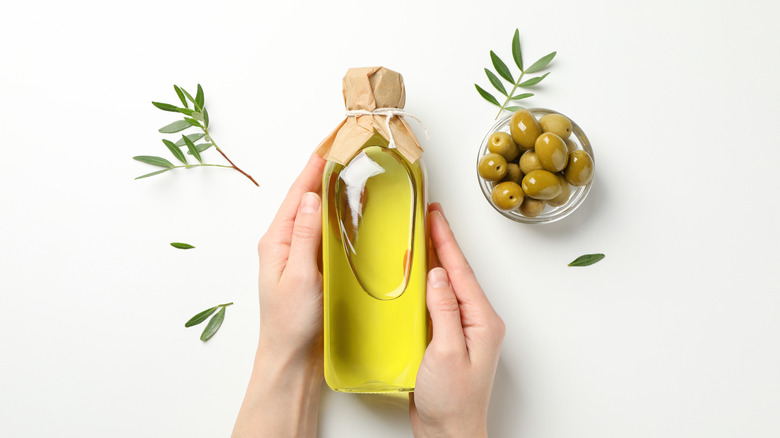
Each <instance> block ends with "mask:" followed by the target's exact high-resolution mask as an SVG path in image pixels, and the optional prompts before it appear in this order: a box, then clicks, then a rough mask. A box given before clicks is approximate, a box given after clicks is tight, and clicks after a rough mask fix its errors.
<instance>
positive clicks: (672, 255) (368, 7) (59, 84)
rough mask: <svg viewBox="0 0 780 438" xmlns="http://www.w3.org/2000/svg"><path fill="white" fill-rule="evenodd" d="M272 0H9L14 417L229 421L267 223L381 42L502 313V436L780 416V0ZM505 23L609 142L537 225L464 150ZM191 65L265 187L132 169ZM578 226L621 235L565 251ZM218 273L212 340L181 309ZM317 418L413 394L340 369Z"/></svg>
mask: <svg viewBox="0 0 780 438" xmlns="http://www.w3.org/2000/svg"><path fill="white" fill-rule="evenodd" d="M262 3H263V2H249V1H247V2H186V3H185V2H182V3H177V4H174V3H168V2H160V1H157V2H132V3H121V4H120V3H110V2H109V3H106V2H97V1H95V2H83V1H75V2H39V3H38V2H36V3H33V2H25V3H23V2H14V3H9V4H7V5H4V7H3V13H2V18H0V59H1V60H2V61H0V62H1V63H2V67H0V121H1V122H0V125H1V126H2V144H3V151H4V153H3V156H2V160H0V209H1V211H2V215H1V216H0V230H1V231H0V248H1V250H0V290H1V291H2V292H1V293H2V295H1V297H2V310H3V316H2V318H0V332H2V335H0V425H2V429H3V433H2V435H3V436H8V437H47V436H63V437H104V436H111V437H139V436H155V437H158V436H159V437H179V436H188V437H216V436H227V435H229V432H230V430H231V427H232V424H233V421H234V418H235V414H236V412H237V411H238V407H239V404H240V402H241V398H242V395H243V392H244V389H245V384H246V381H247V378H248V374H249V370H250V367H251V360H252V356H253V354H254V348H255V342H256V336H257V334H256V332H257V328H258V312H257V295H256V294H257V292H256V270H257V267H256V263H257V261H256V254H255V243H256V241H257V239H258V238H259V237H260V235H261V234H262V233H263V232H264V230H265V228H266V227H267V225H268V223H269V222H270V220H271V217H272V215H273V214H274V213H275V211H276V208H277V206H278V204H279V202H280V201H281V199H282V198H283V196H284V194H285V192H286V190H287V187H288V186H289V184H290V182H291V181H292V179H293V178H294V176H295V175H296V174H297V173H298V171H299V170H300V168H301V167H302V166H303V164H304V162H305V160H306V157H307V156H308V154H309V153H310V151H311V150H312V149H313V148H314V146H315V145H316V144H317V143H318V142H319V141H320V140H321V139H322V138H323V137H324V136H325V135H326V134H327V133H329V132H330V131H331V130H332V129H333V128H334V127H335V126H336V125H337V123H338V122H339V121H340V120H341V113H342V111H343V107H342V100H341V77H342V75H343V73H344V71H345V70H346V69H347V68H348V67H350V66H365V65H375V64H381V65H385V66H388V67H390V68H393V69H396V70H398V71H400V72H401V73H403V75H404V77H405V79H406V85H407V91H408V99H407V106H406V109H407V110H408V111H409V112H411V113H413V114H415V115H417V116H418V117H420V118H421V119H422V120H423V121H424V122H425V124H426V126H427V127H428V130H429V131H430V133H431V140H430V142H427V143H426V144H425V146H426V161H427V164H428V171H429V176H430V195H431V198H432V199H433V200H437V201H440V202H442V204H443V205H444V209H445V211H446V213H447V214H448V217H449V220H450V222H451V224H452V226H453V228H454V229H455V231H456V233H457V236H458V237H459V239H460V242H461V245H462V247H463V250H464V251H465V253H466V254H467V256H468V257H469V258H470V260H471V262H472V264H473V266H474V269H475V271H476V272H477V274H478V276H479V278H480V280H481V282H482V284H483V286H484V288H485V290H486V291H487V293H488V294H489V296H490V298H491V300H492V302H493V303H494V305H495V306H496V308H497V309H498V310H499V312H500V314H501V315H502V316H503V318H504V319H505V321H506V323H507V328H508V331H507V337H506V341H505V343H504V349H503V354H502V359H501V363H500V366H499V370H498V375H497V380H496V385H495V389H494V395H493V401H492V404H491V409H490V431H491V435H492V436H494V437H519V436H522V437H527V438H533V437H540V438H541V437H544V438H571V437H578V438H591V437H592V438H603V437H632V438H643V437H648V438H649V437H653V438H657V437H661V436H663V437H703V436H706V437H709V438H720V437H734V436H745V437H752V438H763V437H777V436H779V435H780V416H778V415H777V414H778V412H780V372H779V371H778V370H780V348H778V347H779V346H780V345H778V333H780V295H779V292H780V280H779V279H778V274H777V267H778V265H779V264H780V263H779V262H780V259H779V258H778V255H777V248H778V247H779V246H780V236H779V234H778V228H777V224H778V222H779V221H780V215H779V212H780V210H779V209H780V207H779V206H778V201H777V193H778V188H779V187H778V182H777V176H776V172H777V163H778V160H780V152H779V151H780V149H778V146H779V145H778V142H777V135H776V133H775V130H776V126H777V123H778V118H779V117H780V104H779V103H778V102H779V101H778V96H780V81H778V80H777V71H778V70H780V61H779V60H778V59H779V58H778V57H777V53H778V48H780V47H778V41H780V27H778V26H777V22H776V21H777V17H778V16H780V7H778V4H777V2H773V1H769V0H767V1H743V2H736V3H735V2H726V1H723V0H718V1H714V2H713V1H671V0H660V1H640V2H621V1H591V2H576V1H569V2H563V1H548V2H522V3H521V2H517V1H503V2H500V1H494V2H489V3H482V4H479V5H476V4H472V2H465V1H464V2H461V3H457V2H442V3H441V4H437V5H434V4H427V3H426V4H417V3H416V2H402V1H399V2H381V1H380V2H364V1H354V2H345V3H338V2H313V1H312V2H307V3H308V4H306V5H293V4H292V3H294V2H290V3H291V4H284V5H283V4H282V3H283V2H276V3H275V4H273V5H270V6H269V5H266V4H262ZM421 3H422V2H421ZM515 27H519V28H520V30H521V37H522V45H523V48H524V52H525V54H526V56H525V59H526V62H527V63H530V62H532V61H533V60H534V59H536V58H538V57H540V56H542V55H544V54H546V53H547V52H549V51H552V50H557V51H558V57H557V58H556V60H555V61H554V64H553V65H552V68H551V71H552V73H551V74H550V76H549V77H548V78H547V79H546V80H545V81H544V82H543V83H542V85H543V86H542V87H540V88H539V89H538V94H537V96H536V97H534V98H533V99H531V100H529V101H528V104H529V105H538V106H544V107H548V108H553V109H556V110H558V111H561V112H563V113H564V114H567V115H569V116H570V117H572V118H573V119H574V120H576V121H577V123H579V124H580V126H582V128H583V129H584V130H585V131H586V133H587V134H588V136H589V137H590V139H591V141H592V143H593V147H594V149H595V151H596V159H597V164H598V173H597V181H596V184H595V186H594V189H593V191H592V192H591V194H590V197H589V199H588V200H587V201H586V203H585V204H584V205H583V207H582V208H581V210H579V211H578V212H577V213H575V214H574V215H573V216H571V217H570V218H568V219H566V220H565V221H563V222H561V223H556V224H552V225H547V226H528V225H521V224H515V223H512V222H510V221H509V220H507V219H505V218H503V217H501V216H500V215H498V214H496V213H495V212H494V211H493V210H492V208H490V207H489V206H488V205H487V203H486V202H485V200H484V199H483V197H482V194H481V193H480V191H479V188H478V186H477V183H476V181H475V177H474V161H475V154H476V149H477V146H478V144H479V142H480V140H481V139H482V137H483V134H484V132H485V131H486V130H487V129H488V128H489V127H490V126H491V125H492V124H493V116H494V115H495V111H494V109H493V107H491V106H490V105H488V104H487V103H485V102H484V101H482V99H480V98H479V97H478V96H477V94H476V92H475V91H474V87H473V85H472V84H473V83H474V82H478V83H480V84H483V85H486V84H487V80H486V78H485V77H484V74H483V72H482V68H483V67H487V66H488V64H489V57H488V51H489V50H491V49H494V50H497V51H498V53H499V54H500V55H502V56H503V57H504V58H506V59H510V56H511V55H510V40H511V37H512V33H513V32H514V29H515ZM196 82H200V83H202V84H203V86H204V88H205V90H206V97H207V102H208V107H209V112H210V114H211V119H212V124H213V127H214V129H213V134H214V136H215V138H216V139H218V141H219V143H220V145H222V146H223V147H224V149H225V150H226V151H227V153H228V154H229V156H231V158H232V159H233V160H234V161H235V162H236V163H238V164H239V165H240V166H242V167H244V168H245V169H246V170H247V171H249V172H250V173H251V174H253V175H254V176H255V177H256V178H257V179H258V180H259V181H260V183H261V185H262V187H261V188H259V189H257V188H255V187H254V186H252V185H251V184H250V182H249V181H248V180H246V179H244V178H243V177H241V176H240V175H238V174H237V173H234V172H231V171H228V170H225V169H206V170H202V169H195V170H191V171H176V172H171V173H168V174H165V175H163V176H158V177H154V178H151V179H146V180H142V181H133V177H135V176H137V175H140V174H142V173H145V172H147V171H150V168H149V166H146V165H143V164H141V163H137V162H134V161H132V160H131V159H130V157H131V156H133V155H139V154H152V155H155V154H159V155H162V156H166V157H167V156H168V155H169V153H168V152H167V151H166V150H165V148H164V147H163V145H162V144H161V143H160V138H161V135H160V134H158V133H157V132H156V129H157V128H158V127H159V126H162V125H164V124H166V123H168V122H169V121H170V120H172V119H171V117H172V116H170V115H168V114H167V113H163V112H161V111H158V110H156V109H154V108H153V107H152V106H151V105H150V103H149V101H151V100H153V99H154V100H162V101H168V102H175V95H174V94H173V90H172V89H171V84H173V83H178V84H181V85H184V86H188V87H189V88H194V84H195V83H196ZM304 113H305V114H304ZM412 126H414V128H415V129H416V130H417V131H418V133H420V134H421V131H420V130H419V128H418V127H417V126H415V124H414V123H412ZM206 156H207V157H208V158H207V159H208V160H209V161H212V162H218V158H217V156H215V154H214V152H213V151H210V152H208V153H207V154H206ZM171 241H186V242H190V243H193V244H195V245H196V246H197V249H195V250H192V251H187V252H183V251H178V250H175V249H172V248H170V247H169V246H168V242H171ZM589 252H604V253H606V254H607V258H606V259H605V260H604V261H603V262H601V263H599V264H598V265H595V266H593V267H590V268H581V269H573V268H567V267H566V263H568V262H569V261H570V260H572V259H573V258H575V257H576V256H578V255H580V254H582V253H589ZM226 301H235V303H236V305H234V306H232V307H230V308H229V309H228V314H227V318H226V322H225V324H224V326H223V328H222V329H221V330H220V332H219V333H218V334H217V335H216V336H215V337H214V339H213V340H212V341H210V342H209V343H207V344H203V343H201V342H200V341H198V339H197V337H198V331H199V329H189V330H185V329H184V328H183V327H182V324H183V322H184V321H185V320H186V319H187V318H189V317H190V316H191V315H192V314H194V313H196V312H197V311H199V310H201V309H203V308H205V307H208V306H210V305H213V304H216V303H222V302H226ZM320 431H321V433H320V435H321V436H323V437H368V436H370V437H398V436H409V435H410V434H411V432H410V428H409V425H408V417H407V413H406V405H405V404H404V403H403V402H395V401H392V400H387V399H383V398H377V397H373V396H355V395H345V394H336V393H333V392H330V391H325V392H324V395H323V402H322V409H321V418H320Z"/></svg>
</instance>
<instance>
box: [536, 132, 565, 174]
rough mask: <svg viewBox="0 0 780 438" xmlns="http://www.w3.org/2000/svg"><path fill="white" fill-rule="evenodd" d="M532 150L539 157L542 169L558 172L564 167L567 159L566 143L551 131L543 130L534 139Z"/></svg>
mask: <svg viewBox="0 0 780 438" xmlns="http://www.w3.org/2000/svg"><path fill="white" fill-rule="evenodd" d="M534 152H536V157H537V158H539V162H540V163H542V167H543V168H544V170H549V171H550V172H560V171H561V170H563V169H564V168H565V167H566V162H567V161H568V160H569V156H568V155H567V152H566V143H564V142H563V139H561V138H560V137H558V136H557V135H555V134H553V133H551V132H545V133H544V134H542V135H540V136H539V138H537V139H536V147H535V148H534Z"/></svg>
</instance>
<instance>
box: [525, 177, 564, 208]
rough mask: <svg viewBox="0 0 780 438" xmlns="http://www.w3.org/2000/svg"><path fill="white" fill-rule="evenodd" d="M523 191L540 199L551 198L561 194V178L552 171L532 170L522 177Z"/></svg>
mask: <svg viewBox="0 0 780 438" xmlns="http://www.w3.org/2000/svg"><path fill="white" fill-rule="evenodd" d="M522 186H523V191H524V192H525V194H526V195H528V196H530V197H532V198H534V199H541V200H544V201H546V200H548V199H553V198H555V197H556V196H558V195H560V194H561V190H563V187H561V180H559V179H558V176H557V175H555V174H554V173H552V172H548V171H546V170H534V171H533V172H531V173H529V174H527V175H526V176H524V177H523V184H522Z"/></svg>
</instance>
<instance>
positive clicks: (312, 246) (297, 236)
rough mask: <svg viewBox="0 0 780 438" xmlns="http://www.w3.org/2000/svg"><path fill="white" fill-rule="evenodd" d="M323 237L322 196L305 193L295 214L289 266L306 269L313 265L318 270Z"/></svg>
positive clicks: (288, 260) (297, 269)
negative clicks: (318, 258)
mask: <svg viewBox="0 0 780 438" xmlns="http://www.w3.org/2000/svg"><path fill="white" fill-rule="evenodd" d="M321 237H322V217H321V216H320V197H319V196H317V194H316V193H312V192H308V193H304V194H303V196H302V197H301V203H300V205H299V206H298V213H297V214H296V215H295V224H294V225H293V233H292V241H291V242H290V256H289V258H288V259H287V267H291V268H293V269H295V270H296V271H301V270H303V271H305V270H307V269H308V267H309V266H313V267H314V269H315V270H316V269H317V253H318V251H319V248H320V243H321Z"/></svg>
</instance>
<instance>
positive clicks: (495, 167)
mask: <svg viewBox="0 0 780 438" xmlns="http://www.w3.org/2000/svg"><path fill="white" fill-rule="evenodd" d="M477 170H478V171H479V176H481V177H482V178H485V179H486V180H488V181H500V180H502V179H503V178H504V177H505V176H506V160H505V159H504V157H503V156H501V155H499V154H492V153H491V154H486V155H485V156H483V157H482V158H480V159H479V165H478V166H477Z"/></svg>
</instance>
